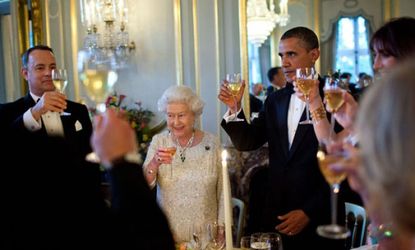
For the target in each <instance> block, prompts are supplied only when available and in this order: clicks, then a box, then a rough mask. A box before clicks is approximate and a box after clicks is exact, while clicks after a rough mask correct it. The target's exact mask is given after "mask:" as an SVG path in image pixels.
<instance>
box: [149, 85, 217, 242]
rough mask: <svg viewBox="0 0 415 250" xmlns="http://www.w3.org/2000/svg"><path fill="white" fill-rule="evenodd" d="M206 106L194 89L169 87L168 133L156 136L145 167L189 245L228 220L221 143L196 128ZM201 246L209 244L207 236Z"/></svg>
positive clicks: (163, 102)
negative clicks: (199, 234)
mask: <svg viewBox="0 0 415 250" xmlns="http://www.w3.org/2000/svg"><path fill="white" fill-rule="evenodd" d="M203 106H204V103H203V101H202V100H201V99H200V98H199V97H198V96H197V95H196V94H195V93H194V92H193V91H192V89H191V88H189V87H186V86H172V87H169V88H168V89H167V90H166V91H165V92H164V93H163V95H162V97H161V98H160V99H159V101H158V108H159V110H160V111H161V112H163V113H165V114H166V118H167V127H168V131H165V132H162V133H160V134H157V135H155V136H154V137H153V139H152V141H151V144H150V148H149V151H148V154H147V157H146V160H145V162H144V173H145V177H146V179H147V182H148V183H149V185H150V187H151V188H154V187H155V186H157V200H158V202H159V204H160V206H161V207H162V209H163V211H164V212H165V214H166V215H167V218H168V220H169V223H170V228H171V230H172V232H173V235H174V237H175V241H176V242H178V243H179V242H188V241H190V240H191V238H192V237H191V235H192V233H193V232H194V231H195V230H197V229H198V228H199V229H200V228H202V227H203V228H206V227H205V226H206V225H207V224H208V223H212V222H213V221H217V222H219V223H223V220H224V219H223V217H224V216H223V198H222V197H223V195H222V172H221V165H220V143H219V140H218V139H217V137H215V136H214V135H212V134H210V133H208V132H206V131H202V130H200V129H197V128H196V127H195V123H196V120H197V119H198V118H199V117H200V115H201V114H202V111H203ZM204 235H206V234H204ZM201 241H202V246H204V245H206V243H207V241H206V237H202V238H201Z"/></svg>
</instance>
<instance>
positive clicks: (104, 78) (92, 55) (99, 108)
mask: <svg viewBox="0 0 415 250" xmlns="http://www.w3.org/2000/svg"><path fill="white" fill-rule="evenodd" d="M116 70H117V65H116V58H115V55H114V54H112V53H110V52H108V53H105V52H103V51H101V50H100V49H87V50H81V51H79V53H78V72H79V78H80V80H81V82H82V85H83V86H84V89H85V90H86V93H87V95H88V97H89V98H90V99H91V100H92V101H93V103H94V104H95V111H96V112H98V113H104V112H105V110H106V105H105V101H106V99H107V97H108V95H109V94H110V93H112V91H113V88H114V85H115V83H116V82H117V79H118V74H117V71H116ZM86 160H87V161H90V162H95V163H99V162H100V160H99V158H98V156H97V155H96V153H95V152H91V153H89V154H88V155H87V156H86Z"/></svg>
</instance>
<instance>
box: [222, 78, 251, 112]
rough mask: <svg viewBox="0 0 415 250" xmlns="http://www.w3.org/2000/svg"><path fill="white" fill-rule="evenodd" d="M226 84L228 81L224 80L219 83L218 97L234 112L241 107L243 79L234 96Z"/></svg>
mask: <svg viewBox="0 0 415 250" xmlns="http://www.w3.org/2000/svg"><path fill="white" fill-rule="evenodd" d="M227 84H228V83H227V82H226V81H224V82H223V83H222V84H221V86H220V91H219V95H218V98H219V100H220V101H221V102H223V103H224V104H226V105H227V106H228V108H229V109H230V110H231V111H233V112H234V111H237V110H239V109H240V107H241V100H242V96H243V94H244V90H245V80H242V86H241V88H240V89H239V92H238V94H237V95H236V96H233V95H232V93H231V91H230V90H229V89H228V86H227ZM235 99H236V100H235ZM235 105H236V106H235Z"/></svg>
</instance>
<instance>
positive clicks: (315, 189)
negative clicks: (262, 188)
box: [221, 81, 330, 249]
mask: <svg viewBox="0 0 415 250" xmlns="http://www.w3.org/2000/svg"><path fill="white" fill-rule="evenodd" d="M320 86H321V88H322V86H323V82H322V81H320ZM293 93H294V91H293V86H292V85H291V84H287V87H285V88H283V89H281V90H279V91H276V92H273V93H272V94H271V95H270V96H268V98H267V99H266V101H265V104H264V108H263V110H262V111H261V112H260V113H259V117H258V118H257V119H255V120H254V121H253V122H252V123H251V124H248V123H247V122H246V121H243V122H228V123H226V122H225V121H224V120H223V121H222V124H221V125H222V127H223V128H224V129H225V131H226V132H227V134H228V135H229V136H230V138H231V140H232V142H233V144H234V146H235V147H236V148H237V149H238V150H241V151H246V150H254V149H257V148H259V147H261V146H262V145H264V144H265V143H268V149H269V166H270V169H269V174H268V181H267V184H266V192H267V198H266V202H265V203H264V208H263V209H262V210H263V211H262V212H263V213H262V215H263V218H262V222H261V223H260V225H261V227H260V228H257V229H256V230H258V231H262V230H265V231H275V226H276V225H277V224H279V223H280V221H279V220H278V218H277V216H279V215H283V214H286V213H288V212H290V211H292V210H296V209H301V210H303V211H304V212H305V213H306V214H307V215H308V217H309V218H310V223H309V225H308V226H307V227H306V228H305V230H303V231H302V233H300V234H298V235H296V236H292V237H289V236H285V235H283V241H284V240H285V243H284V249H308V248H309V247H310V246H312V245H310V244H320V245H319V247H321V246H322V245H321V243H318V242H319V241H320V240H321V239H320V237H318V236H317V234H316V233H315V232H316V227H317V225H322V224H328V223H329V222H330V188H329V185H328V184H327V183H326V182H325V180H324V177H323V176H322V174H321V173H320V170H319V167H318V162H317V158H316V153H317V150H318V141H317V138H316V135H315V133H314V129H313V126H312V125H301V124H299V125H298V127H297V131H296V133H295V137H294V140H293V142H292V146H291V148H289V142H288V125H287V117H288V109H289V103H290V99H291V95H292V94H293ZM322 96H323V95H322ZM305 112H306V111H305V110H304V112H303V114H302V117H301V119H300V121H302V120H305V119H306V113H305ZM239 116H240V118H244V114H243V112H240V114H239Z"/></svg>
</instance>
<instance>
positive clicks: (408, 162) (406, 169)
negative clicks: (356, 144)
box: [357, 61, 415, 233]
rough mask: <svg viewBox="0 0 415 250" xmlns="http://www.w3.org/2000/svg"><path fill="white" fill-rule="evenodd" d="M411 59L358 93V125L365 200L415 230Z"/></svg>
mask: <svg viewBox="0 0 415 250" xmlns="http://www.w3.org/2000/svg"><path fill="white" fill-rule="evenodd" d="M414 72H415V61H411V62H408V63H404V64H402V65H399V66H397V68H396V69H395V70H394V72H391V74H390V75H388V76H387V77H386V78H384V79H382V80H381V81H378V82H375V83H374V84H373V85H372V86H370V87H369V89H368V92H367V93H366V95H365V96H364V97H363V102H362V107H361V109H360V110H359V114H358V120H357V131H358V133H359V141H360V145H361V154H362V167H361V169H360V171H361V174H362V177H363V180H364V182H365V185H367V188H368V191H369V196H370V200H369V205H370V207H371V208H372V209H375V210H377V211H379V210H380V211H381V212H382V214H383V215H386V216H387V218H392V220H393V222H394V223H395V224H396V226H397V227H398V228H400V229H404V230H409V231H410V232H411V233H414V232H415V217H414V216H413V211H415V164H414V162H415V154H414V152H415V130H414V124H415V115H414V110H415V75H414Z"/></svg>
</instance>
